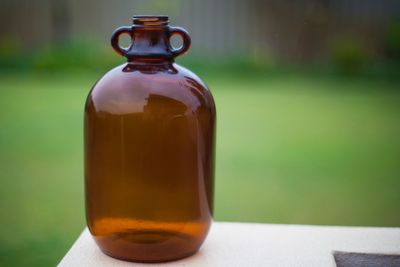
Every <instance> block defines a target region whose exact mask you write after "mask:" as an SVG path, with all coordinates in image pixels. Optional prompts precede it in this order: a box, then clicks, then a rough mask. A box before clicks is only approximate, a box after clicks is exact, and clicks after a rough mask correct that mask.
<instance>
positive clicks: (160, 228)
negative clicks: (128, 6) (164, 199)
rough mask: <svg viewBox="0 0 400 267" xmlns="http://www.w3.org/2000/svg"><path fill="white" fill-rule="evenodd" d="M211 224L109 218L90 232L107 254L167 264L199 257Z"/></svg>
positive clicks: (137, 260)
mask: <svg viewBox="0 0 400 267" xmlns="http://www.w3.org/2000/svg"><path fill="white" fill-rule="evenodd" d="M208 228H209V223H193V222H151V221H138V220H132V219H120V218H118V219H117V218H112V219H111V218H109V219H102V220H98V221H96V223H95V224H94V225H93V227H92V228H91V229H90V230H91V233H92V236H93V237H94V239H95V241H96V243H97V245H98V246H99V247H100V249H101V250H102V251H103V253H104V254H106V255H108V256H111V257H113V258H116V259H120V260H125V261H132V262H147V263H151V262H166V261H174V260H179V259H182V258H185V257H189V256H191V255H193V254H195V253H196V252H197V251H198V250H199V248H200V246H201V244H202V243H203V241H204V238H205V236H206V234H207V232H208Z"/></svg>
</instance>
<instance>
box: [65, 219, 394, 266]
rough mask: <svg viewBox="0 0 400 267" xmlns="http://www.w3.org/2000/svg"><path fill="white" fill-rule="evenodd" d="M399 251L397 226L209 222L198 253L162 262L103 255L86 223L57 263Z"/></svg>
mask: <svg viewBox="0 0 400 267" xmlns="http://www.w3.org/2000/svg"><path fill="white" fill-rule="evenodd" d="M333 251H346V252H363V253H384V254H400V228H378V227H335V226H308V225H274V224H255V223H225V222H217V223H213V226H212V228H211V231H210V233H209V235H208V237H207V239H206V241H205V243H204V244H203V246H202V247H201V249H200V250H199V252H198V253H197V254H195V255H194V256H191V257H189V258H186V259H183V260H179V261H175V262H168V263H163V264H139V263H131V262H124V261H120V260H116V259H113V258H111V257H109V256H106V255H104V254H103V253H102V252H101V251H100V249H99V248H98V247H97V245H96V244H95V242H94V241H93V239H92V237H91V236H90V234H89V231H88V230H87V229H85V230H84V231H83V233H82V234H81V236H80V237H79V239H78V240H77V241H76V242H75V244H74V245H73V246H72V248H71V249H70V250H69V252H68V253H67V254H66V255H65V257H64V258H63V259H62V261H61V262H60V263H59V266H61V267H66V266H68V267H69V266H71V267H72V266H73V267H81V266H82V267H83V266H85V267H91V266H96V267H102V266H104V267H105V266H115V267H123V266H124V267H128V266H132V267H133V266H202V267H204V266H217V267H218V266H229V267H234V266H283V267H285V266H290V267H294V266H304V267H306V266H307V267H313V266H315V267H317V266H318V267H321V266H328V267H329V266H332V267H333V266H336V264H335V262H334V259H333V256H332V252H333Z"/></svg>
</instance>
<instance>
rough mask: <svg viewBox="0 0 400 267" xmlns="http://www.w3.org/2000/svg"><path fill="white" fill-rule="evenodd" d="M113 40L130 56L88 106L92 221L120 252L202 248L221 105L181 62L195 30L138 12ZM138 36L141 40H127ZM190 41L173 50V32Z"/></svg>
mask: <svg viewBox="0 0 400 267" xmlns="http://www.w3.org/2000/svg"><path fill="white" fill-rule="evenodd" d="M133 20H134V24H133V26H130V27H121V28H119V29H117V30H116V31H115V32H114V33H113V36H112V46H113V47H114V49H115V50H116V51H117V52H118V53H119V54H121V55H124V56H126V57H127V59H128V62H127V63H126V64H123V65H121V66H118V67H116V68H114V69H113V70H111V71H110V72H108V73H107V74H105V75H104V76H103V77H102V78H101V79H100V80H99V81H98V82H97V83H96V84H95V85H94V87H93V89H92V90H91V92H90V94H89V96H88V98H87V102H86V107H85V191H86V217H87V225H88V227H89V230H90V232H91V234H92V235H93V237H94V239H95V241H96V242H97V244H98V245H99V247H100V248H101V250H102V251H103V252H104V253H106V254H108V255H110V256H112V257H115V258H118V259H123V260H129V261H138V262H161V261H169V260H175V259H179V258H183V257H186V256H189V255H191V254H193V253H195V252H196V251H197V250H198V249H199V247H200V246H201V244H202V243H203V241H204V239H205V237H206V235H207V233H208V230H209V228H210V224H211V220H212V213H213V190H214V189H213V188H214V150H215V106H214V101H213V98H212V95H211V93H210V91H209V90H208V89H207V87H206V85H205V84H204V83H203V82H202V81H201V80H200V78H198V77H197V76H196V75H195V74H193V73H192V72H190V71H189V70H187V69H185V68H183V67H181V66H179V65H177V64H176V63H174V58H175V57H176V56H178V55H180V54H182V53H184V52H185V51H186V50H187V49H188V48H189V45H190V38H189V36H188V34H187V33H186V31H184V30H183V29H181V28H173V27H170V26H168V18H167V17H164V16H136V17H134V19H133ZM121 34H129V35H130V36H131V38H132V44H131V45H130V47H129V48H121V47H120V46H119V45H118V39H119V36H120V35H121ZM173 34H178V35H179V36H181V37H182V39H183V46H182V47H181V48H179V49H174V48H171V45H170V42H169V40H170V37H171V36H172V35H173Z"/></svg>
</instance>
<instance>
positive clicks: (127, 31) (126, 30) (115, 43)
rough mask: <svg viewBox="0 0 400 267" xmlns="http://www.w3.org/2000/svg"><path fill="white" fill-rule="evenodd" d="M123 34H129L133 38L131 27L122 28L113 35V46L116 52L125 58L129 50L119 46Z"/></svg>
mask: <svg viewBox="0 0 400 267" xmlns="http://www.w3.org/2000/svg"><path fill="white" fill-rule="evenodd" d="M122 34H129V36H132V27H131V26H122V27H119V28H117V29H116V30H115V31H114V32H113V33H112V35H111V46H112V47H113V48H114V50H115V52H117V53H118V54H119V55H121V56H125V55H126V53H128V49H126V48H123V47H121V46H120V45H119V37H120V36H121V35H122Z"/></svg>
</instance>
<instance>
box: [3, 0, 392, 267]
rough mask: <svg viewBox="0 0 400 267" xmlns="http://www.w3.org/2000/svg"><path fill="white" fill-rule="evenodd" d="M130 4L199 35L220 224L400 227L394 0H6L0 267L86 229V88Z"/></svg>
mask: <svg viewBox="0 0 400 267" xmlns="http://www.w3.org/2000/svg"><path fill="white" fill-rule="evenodd" d="M134 14H165V15H169V16H170V19H171V25H175V26H182V27H184V28H186V29H187V30H188V31H189V32H190V34H191V36H192V41H193V44H192V47H191V50H190V51H189V53H188V54H187V55H185V56H183V57H181V58H178V59H177V62H178V63H179V64H182V65H184V66H186V67H188V68H190V69H191V70H192V71H194V72H196V73H197V74H198V75H199V76H200V77H201V78H203V79H204V80H205V81H206V83H207V84H208V85H209V87H210V89H211V90H212V92H213V94H214V97H215V101H216V104H217V112H218V127H217V128H218V131H217V162H216V197H215V219H216V220H217V221H240V222H261V223H289V224H320V225H361V226H397V227H399V226H400V209H399V204H400V2H399V1H397V0H381V1H375V0H300V1H288V0H248V1H239V0H229V1H228V0H203V1H194V0H185V1H183V0H169V1H153V0H142V1H128V0H120V1H106V0H96V1H94V0H86V1H79V0H34V1H29V0H0V170H1V172H0V181H1V186H0V214H1V218H0V219H1V227H0V266H54V265H55V264H56V263H57V262H58V261H59V260H60V259H61V258H62V256H63V255H64V254H65V253H66V251H67V250H68V249H69V247H70V246H71V245H72V243H73V241H74V240H75V239H76V238H77V237H78V235H79V233H80V232H81V230H82V229H83V227H84V226H85V219H84V202H83V159H82V154H83V144H82V139H83V138H82V126H83V120H82V119H83V107H84V102H85V97H86V95H87V94H88V92H89V90H90V88H91V86H92V85H93V84H94V83H95V81H96V80H97V79H98V78H100V77H101V75H103V74H104V73H105V72H106V71H108V70H109V69H110V68H112V67H114V66H116V65H118V64H122V63H123V62H125V59H124V58H122V57H119V56H118V55H117V54H115V53H114V52H113V51H112V49H111V46H110V44H109V43H110V41H109V39H110V36H111V33H112V31H113V30H114V29H115V28H116V27H119V26H122V25H129V24H130V23H131V21H130V18H131V17H132V16H133V15H134ZM174 41H175V42H179V41H177V40H174ZM123 42H125V44H128V43H129V40H126V39H124V40H123Z"/></svg>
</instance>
